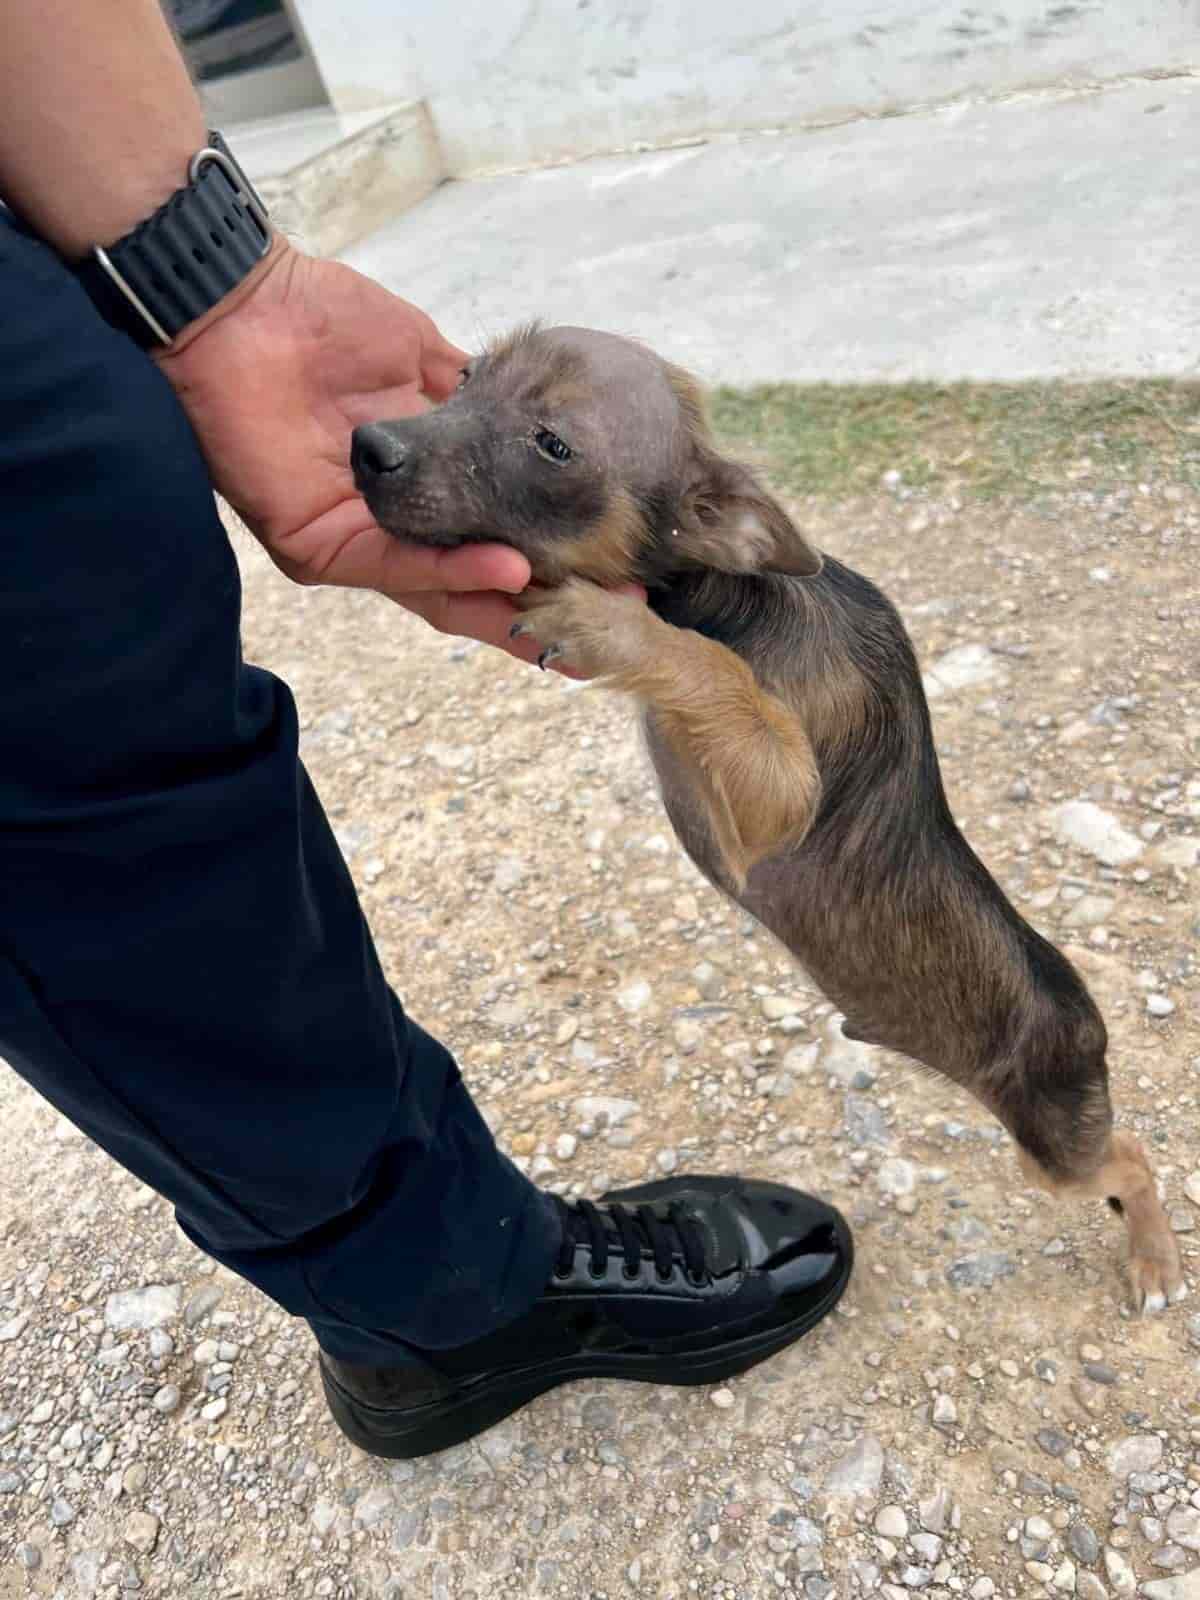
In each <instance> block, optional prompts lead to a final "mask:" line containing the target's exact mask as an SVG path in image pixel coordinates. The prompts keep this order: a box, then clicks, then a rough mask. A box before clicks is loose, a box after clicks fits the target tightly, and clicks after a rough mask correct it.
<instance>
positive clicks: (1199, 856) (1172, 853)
mask: <svg viewBox="0 0 1200 1600" xmlns="http://www.w3.org/2000/svg"><path fill="white" fill-rule="evenodd" d="M1154 853H1155V855H1156V856H1157V857H1158V859H1159V860H1160V861H1161V862H1162V863H1163V865H1164V866H1168V867H1181V868H1182V869H1183V870H1184V871H1185V872H1187V871H1188V870H1189V869H1190V868H1192V867H1200V839H1168V840H1167V841H1166V843H1165V844H1160V845H1159V846H1158V848H1157V849H1156V850H1155V852H1154Z"/></svg>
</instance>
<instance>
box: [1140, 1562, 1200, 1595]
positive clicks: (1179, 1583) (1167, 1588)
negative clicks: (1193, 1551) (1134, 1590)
mask: <svg viewBox="0 0 1200 1600" xmlns="http://www.w3.org/2000/svg"><path fill="white" fill-rule="evenodd" d="M1142 1593H1143V1594H1144V1595H1145V1597H1146V1600H1200V1567H1193V1568H1192V1570H1191V1571H1190V1572H1180V1573H1177V1574H1176V1575H1175V1576H1174V1577H1173V1578H1152V1579H1151V1581H1150V1582H1149V1583H1144V1584H1143V1585H1142Z"/></svg>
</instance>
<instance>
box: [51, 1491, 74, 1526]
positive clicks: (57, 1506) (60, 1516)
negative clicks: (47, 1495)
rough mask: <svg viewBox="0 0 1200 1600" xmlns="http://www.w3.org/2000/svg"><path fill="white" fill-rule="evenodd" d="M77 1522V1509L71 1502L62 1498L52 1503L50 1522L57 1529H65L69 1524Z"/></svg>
mask: <svg viewBox="0 0 1200 1600" xmlns="http://www.w3.org/2000/svg"><path fill="white" fill-rule="evenodd" d="M74 1520H75V1507H74V1506H73V1505H72V1504H71V1503H70V1501H69V1500H64V1499H62V1498H61V1496H60V1497H59V1498H57V1499H55V1500H52V1501H51V1502H50V1521H51V1522H52V1523H53V1524H54V1526H55V1527H56V1528H65V1527H66V1525H67V1524H68V1522H74Z"/></svg>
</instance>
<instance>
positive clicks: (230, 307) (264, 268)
mask: <svg viewBox="0 0 1200 1600" xmlns="http://www.w3.org/2000/svg"><path fill="white" fill-rule="evenodd" d="M299 260H300V251H298V250H297V249H296V248H295V246H294V245H292V244H291V243H290V242H289V241H288V240H287V239H285V238H284V237H283V235H282V234H278V233H277V234H275V236H274V238H273V239H272V240H271V245H270V248H269V249H268V251H267V253H266V255H265V256H263V258H262V260H261V261H258V262H256V263H255V265H254V266H253V267H251V269H250V271H249V272H248V273H247V275H246V276H245V277H244V278H243V279H242V281H241V283H239V284H238V285H237V287H236V288H234V289H231V290H230V291H229V293H228V294H227V295H226V296H225V297H224V299H222V300H218V302H217V303H216V305H215V306H213V307H212V308H211V310H209V311H206V312H205V313H204V315H203V316H202V317H197V318H196V320H195V321H194V322H189V323H188V324H187V326H186V327H184V328H181V329H180V330H179V332H178V333H177V334H176V335H175V337H174V339H172V340H171V343H170V344H168V345H162V346H160V347H159V348H158V349H156V350H153V351H151V354H152V355H153V357H154V359H155V361H156V362H157V363H158V364H159V366H161V367H162V369H163V370H164V372H166V373H168V375H169V374H170V369H171V362H172V361H173V360H174V359H175V358H176V357H177V356H181V355H183V353H184V351H185V350H189V349H190V348H191V347H192V345H194V344H195V343H196V341H197V340H198V339H199V338H200V337H201V336H202V335H203V334H205V333H207V332H208V330H209V329H210V328H211V327H212V326H213V325H214V324H215V323H218V322H225V321H226V320H227V319H228V318H230V317H233V316H236V315H237V314H238V313H239V312H240V313H241V314H242V318H243V320H245V321H246V322H249V321H251V320H253V318H254V316H255V314H256V312H257V311H258V309H259V307H260V306H261V305H263V304H264V303H265V301H266V299H267V297H268V295H269V296H270V298H271V300H272V302H273V301H274V300H275V298H276V293H275V291H276V290H277V289H278V288H279V286H280V284H279V280H280V279H281V278H283V279H286V278H287V277H288V276H290V274H291V273H292V272H293V271H294V270H295V268H296V264H297V263H298V261H299Z"/></svg>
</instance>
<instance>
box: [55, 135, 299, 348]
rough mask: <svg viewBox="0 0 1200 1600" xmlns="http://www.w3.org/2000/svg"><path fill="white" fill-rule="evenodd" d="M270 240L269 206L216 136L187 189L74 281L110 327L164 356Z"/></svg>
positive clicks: (86, 264) (200, 153)
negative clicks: (182, 332)
mask: <svg viewBox="0 0 1200 1600" xmlns="http://www.w3.org/2000/svg"><path fill="white" fill-rule="evenodd" d="M272 236H273V234H272V228H271V222H270V218H269V216H268V214H267V208H266V206H265V205H263V203H262V200H261V199H260V198H259V196H258V193H257V192H256V190H255V188H254V185H253V184H252V183H251V182H250V180H249V178H247V176H246V174H245V173H244V172H243V171H242V169H241V167H240V166H239V165H238V164H237V162H236V161H235V160H234V158H233V154H232V152H231V151H230V149H229V146H228V145H227V144H226V143H225V141H224V139H223V138H222V137H221V135H220V134H219V133H218V132H216V131H215V130H212V131H210V132H209V135H208V143H207V144H206V145H205V146H204V148H203V150H197V152H196V154H195V155H194V156H193V157H192V159H191V161H190V163H189V164H188V182H187V184H186V185H185V186H184V187H183V188H182V189H177V190H176V191H175V193H174V194H173V195H172V196H171V197H170V199H169V200H167V201H165V202H164V204H163V205H161V206H159V208H158V210H157V211H156V212H155V213H154V215H153V216H152V217H147V219H146V220H145V222H140V223H139V224H138V226H137V227H136V228H134V229H133V231H132V232H131V233H127V234H126V235H125V237H124V238H123V239H118V240H117V242H116V244H111V245H109V246H107V248H105V249H101V248H100V246H99V245H97V246H96V247H95V248H94V249H93V250H92V253H91V255H90V256H88V257H87V258H85V260H84V261H83V262H82V263H81V264H80V265H79V266H78V267H77V268H76V273H77V275H78V277H79V279H80V281H81V282H82V284H83V287H84V288H85V289H86V290H87V293H88V294H89V295H90V296H91V298H92V300H93V302H94V303H95V305H96V307H97V309H98V310H99V311H100V313H101V315H102V316H103V317H104V318H105V319H106V320H107V321H108V322H110V323H112V324H113V326H114V327H117V328H120V329H122V330H123V331H124V332H125V333H128V334H129V335H130V337H131V338H133V339H135V340H136V341H137V343H138V344H140V345H141V346H142V348H143V349H144V350H149V349H154V348H161V347H163V346H165V345H169V344H170V343H171V341H172V340H173V339H174V338H175V336H176V334H178V333H179V332H180V331H181V330H182V329H183V328H186V327H187V325H188V323H189V322H194V321H195V320H196V318H197V317H202V316H203V315H204V313H205V312H206V311H210V310H211V309H212V308H213V306H215V305H217V304H218V302H219V301H221V300H223V299H224V298H225V296H226V295H227V294H228V293H229V292H230V290H231V289H236V288H237V286H238V284H239V283H241V281H242V280H243V278H245V277H246V276H247V274H248V273H249V272H250V271H251V269H252V268H253V267H254V265H255V263H256V262H259V261H261V260H262V258H263V256H265V255H266V253H267V251H268V250H269V249H270V247H271V239H272Z"/></svg>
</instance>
